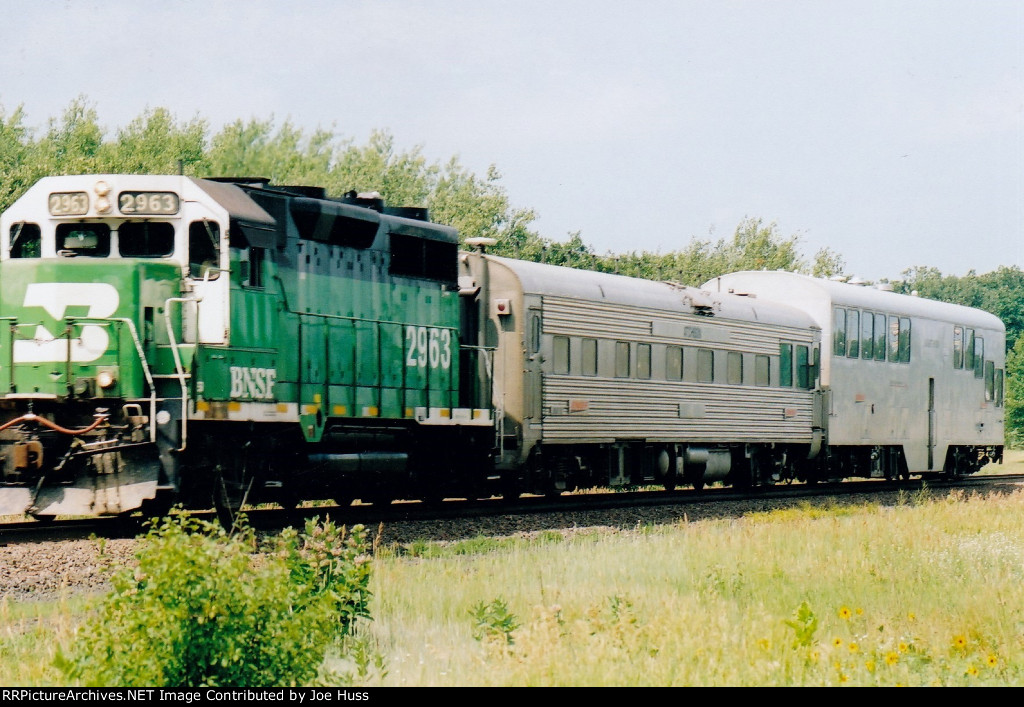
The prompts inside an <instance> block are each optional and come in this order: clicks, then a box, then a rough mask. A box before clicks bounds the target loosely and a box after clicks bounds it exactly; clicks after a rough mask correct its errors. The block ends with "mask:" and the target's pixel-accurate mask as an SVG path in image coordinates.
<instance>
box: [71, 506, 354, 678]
mask: <svg viewBox="0 0 1024 707" xmlns="http://www.w3.org/2000/svg"><path fill="white" fill-rule="evenodd" d="M261 549H262V550H263V552H259V553H257V552H255V550H257V542H256V539H255V536H254V534H253V533H252V531H251V530H250V529H248V528H243V530H242V532H240V533H237V534H235V535H231V536H229V535H228V534H226V533H225V532H224V531H223V530H222V529H221V528H220V526H218V525H216V524H214V523H208V522H205V521H200V520H196V519H193V518H189V517H187V516H184V515H172V516H170V517H168V518H165V519H163V520H162V521H160V522H159V523H158V524H157V525H156V526H155V527H153V528H152V529H151V530H150V531H149V533H148V534H147V535H146V537H145V538H144V539H143V541H142V546H141V548H140V550H139V552H138V560H139V562H138V567H137V568H136V569H125V570H122V571H121V572H119V573H118V574H117V575H116V576H115V577H114V580H113V584H114V589H113V591H112V592H111V593H110V594H109V595H108V596H107V597H106V598H105V599H104V600H103V601H102V603H101V605H100V606H99V608H98V610H97V611H96V612H94V613H93V615H92V616H91V617H90V618H89V619H88V620H87V622H86V624H85V626H84V627H83V628H82V629H81V630H80V632H79V634H78V636H77V637H76V641H75V643H74V645H73V647H72V649H71V650H72V654H71V655H69V656H68V657H67V658H62V659H60V661H59V662H60V664H61V666H62V667H63V668H64V669H65V671H66V672H67V673H68V675H69V677H71V678H73V679H75V680H76V681H78V682H80V683H82V684H86V685H101V686H115V685H118V686H142V685H145V686H177V687H197V686H231V687H238V686H245V687H263V686H283V685H308V684H311V683H314V682H316V681H317V680H318V678H319V679H320V680H338V679H339V678H340V676H337V675H326V674H324V667H323V666H324V656H325V654H326V652H327V651H328V650H329V649H330V648H331V647H332V646H333V647H337V646H338V645H339V639H341V638H342V637H343V636H346V635H347V634H349V633H350V632H351V630H352V628H353V623H354V622H355V621H356V619H359V618H369V612H368V609H367V603H368V601H369V598H370V593H369V590H368V584H369V579H370V561H369V560H370V557H369V555H368V554H367V546H366V532H365V530H364V528H363V527H362V526H355V527H353V528H352V530H351V531H350V532H348V533H346V531H345V528H344V527H341V528H339V527H337V526H335V525H334V524H333V523H331V522H330V521H329V520H328V521H326V522H324V523H318V519H314V520H312V521H308V522H307V524H306V529H305V532H304V533H302V534H300V533H298V532H297V531H295V530H294V529H291V528H289V529H287V530H286V531H284V533H282V534H281V535H280V536H279V537H278V538H277V539H276V540H274V541H273V543H272V544H271V545H269V546H267V547H264V548H261Z"/></svg>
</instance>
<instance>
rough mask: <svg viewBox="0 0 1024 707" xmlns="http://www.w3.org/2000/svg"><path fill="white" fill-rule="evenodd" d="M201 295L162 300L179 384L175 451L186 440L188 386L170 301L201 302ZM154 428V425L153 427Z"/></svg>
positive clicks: (182, 449)
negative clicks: (177, 445) (179, 439)
mask: <svg viewBox="0 0 1024 707" xmlns="http://www.w3.org/2000/svg"><path fill="white" fill-rule="evenodd" d="M202 300H203V298H202V297H168V298H167V299H166V300H165V301H164V322H165V323H166V324H167V340H168V341H169V342H170V343H171V356H172V357H173V358H174V372H175V374H176V375H177V378H178V384H179V385H180V386H181V447H179V448H178V449H177V450H176V451H178V452H184V451H185V447H186V446H187V442H188V386H187V384H186V383H185V380H186V377H185V368H184V366H182V365H181V353H180V352H179V351H178V347H179V346H181V345H182V344H179V343H178V340H177V339H175V338H174V327H173V326H172V325H171V306H170V305H171V302H181V303H182V304H184V303H186V302H195V303H196V304H197V305H198V304H199V303H200V302H202ZM154 430H155V427H154Z"/></svg>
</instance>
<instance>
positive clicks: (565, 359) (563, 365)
mask: <svg viewBox="0 0 1024 707" xmlns="http://www.w3.org/2000/svg"><path fill="white" fill-rule="evenodd" d="M553 343H554V359H555V360H554V370H555V373H568V372H569V337H568V336H556V337H554V342H553Z"/></svg>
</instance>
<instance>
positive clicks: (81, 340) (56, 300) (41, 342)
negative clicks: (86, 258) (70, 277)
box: [14, 282, 120, 363]
mask: <svg viewBox="0 0 1024 707" xmlns="http://www.w3.org/2000/svg"><path fill="white" fill-rule="evenodd" d="M119 303H120V298H119V297H118V294H117V289H116V288H115V287H114V286H113V285H109V284H107V283H105V282H33V283H30V284H29V286H28V287H27V288H26V289H25V306H26V307H42V308H43V309H45V310H46V312H47V314H49V315H50V316H51V317H53V318H54V319H56V320H58V321H60V320H61V319H63V318H64V312H65V311H66V310H67V308H68V307H69V306H87V307H88V310H87V311H86V313H85V316H86V317H89V318H95V319H102V318H103V317H109V316H110V315H112V314H113V313H114V312H116V311H117V305H118V304H119ZM108 346H110V334H108V333H107V328H106V327H103V326H100V325H98V324H83V325H82V326H81V329H80V334H79V336H78V337H77V338H74V339H72V340H71V348H70V351H69V350H68V341H67V339H64V338H58V336H57V335H54V334H53V333H51V332H50V331H49V330H48V329H47V328H46V327H44V326H43V325H42V324H39V325H38V326H36V331H35V336H34V338H33V339H31V340H25V339H19V340H17V341H15V342H14V362H15V363H49V362H53V361H68V360H70V361H71V362H72V363H88V362H89V361H95V360H96V359H98V358H99V357H100V356H102V355H103V354H104V353H105V352H106V350H107V347H108Z"/></svg>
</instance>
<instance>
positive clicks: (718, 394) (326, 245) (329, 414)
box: [0, 175, 1004, 520]
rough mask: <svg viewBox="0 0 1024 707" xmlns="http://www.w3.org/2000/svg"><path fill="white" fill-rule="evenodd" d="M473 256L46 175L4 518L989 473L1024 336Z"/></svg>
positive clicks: (923, 305) (35, 208)
mask: <svg viewBox="0 0 1024 707" xmlns="http://www.w3.org/2000/svg"><path fill="white" fill-rule="evenodd" d="M469 242H470V243H472V244H473V245H477V246H479V247H478V248H477V250H475V251H474V252H469V253H459V250H458V237H457V234H456V232H455V231H454V230H453V229H451V228H448V227H445V226H441V225H438V224H433V223H429V222H428V221H427V220H426V213H425V211H424V210H422V209H415V208H390V207H386V206H385V205H384V203H383V201H382V200H381V199H380V198H379V197H377V196H376V195H358V194H354V193H353V194H348V195H346V196H345V197H343V198H340V199H329V198H326V195H325V193H324V192H323V190H321V189H318V188H312V187H284V186H274V185H271V184H269V183H268V182H267V181H266V180H241V179H233V180H214V179H194V178H189V177H184V176H157V175H138V176H130V175H94V176H66V177H50V178H46V179H43V180H41V181H40V182H39V183H37V184H36V185H35V186H33V187H32V188H31V189H29V190H28V191H27V192H26V193H25V195H24V196H22V197H21V198H20V199H19V200H18V201H17V202H16V203H15V204H14V205H13V206H12V207H11V208H10V209H8V210H7V211H6V212H5V213H4V214H3V216H2V217H0V318H2V320H3V322H4V326H0V469H2V479H0V514H20V513H30V514H33V515H35V516H37V517H43V518H45V517H52V516H54V515H58V514H75V515H93V514H96V515H98V514H122V513H127V512H130V511H132V510H135V509H138V508H142V509H143V510H147V511H148V510H155V511H160V510H163V509H164V508H166V507H167V506H168V505H169V504H170V503H172V502H183V503H185V504H186V505H189V506H193V507H208V506H209V505H210V504H211V502H212V503H213V504H214V505H215V506H216V507H217V508H218V510H219V511H220V512H221V513H222V516H223V517H224V518H225V519H228V520H230V519H231V518H232V517H233V515H234V514H235V513H236V512H237V511H238V509H239V508H240V507H241V506H242V505H243V504H244V503H246V502H248V503H253V502H260V501H268V500H271V501H276V502H279V503H282V504H285V505H289V504H294V503H297V502H298V501H300V500H302V499H307V498H333V499H335V500H337V501H339V502H342V503H348V502H350V501H351V500H353V499H355V498H359V499H362V500H364V501H370V502H373V503H387V502H390V501H391V500H392V499H395V498H418V499H425V500H435V499H440V498H443V497H445V496H460V497H466V496H483V495H490V494H492V493H495V492H501V493H505V494H513V495H514V494H518V493H521V492H534V493H548V494H557V493H560V492H561V491H564V490H571V489H574V488H577V487H586V486H616V485H635V484H647V483H658V484H663V485H664V486H665V487H666V488H673V487H675V486H677V485H679V484H692V485H694V486H696V487H701V486H703V485H704V484H706V483H709V482H713V481H722V482H725V483H731V484H735V485H740V486H744V485H752V484H760V483H771V482H773V481H779V480H784V479H792V478H797V479H802V480H807V481H814V480H818V479H825V478H844V477H850V476H870V477H888V478H893V477H897V476H901V475H902V476H905V475H907V474H909V473H920V472H928V471H935V472H945V473H947V474H953V475H956V474H963V473H971V472H973V471H976V470H977V469H978V468H980V466H981V465H983V464H984V463H986V462H987V461H988V460H990V459H999V458H1000V457H1001V453H1002V439H1003V422H1002V418H1003V416H1002V397H1003V368H1004V364H1003V361H1004V359H1003V355H1004V329H1003V325H1002V323H1001V322H1000V321H999V320H998V319H997V318H996V317H994V316H992V315H988V314H985V313H983V312H980V311H977V310H973V309H969V308H965V307H958V306H954V305H948V304H943V303H937V302H929V301H926V300H921V299H918V298H913V297H906V296H901V295H895V294H893V293H891V292H880V291H878V290H875V289H871V288H858V287H855V286H853V285H846V284H839V283H831V282H825V281H821V280H814V279H811V278H803V277H801V276H796V275H789V274H784V273H737V274H734V275H729V276H725V277H723V278H720V279H718V280H716V281H713V282H711V283H708V284H707V285H705V286H704V288H702V289H696V288H690V287H683V286H679V285H675V284H671V283H659V282H651V281H645V280H637V279H633V278H626V277H620V276H617V275H609V274H602V273H593V272H586V271H577V270H569V269H565V268H558V267H553V266H548V265H542V264H537V263H528V262H521V261H515V260H509V259H505V258H499V257H495V256H492V255H490V254H487V253H486V252H485V246H486V242H485V241H484V240H483V239H477V240H476V241H475V242H474V241H473V240H472V239H470V241H469Z"/></svg>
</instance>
